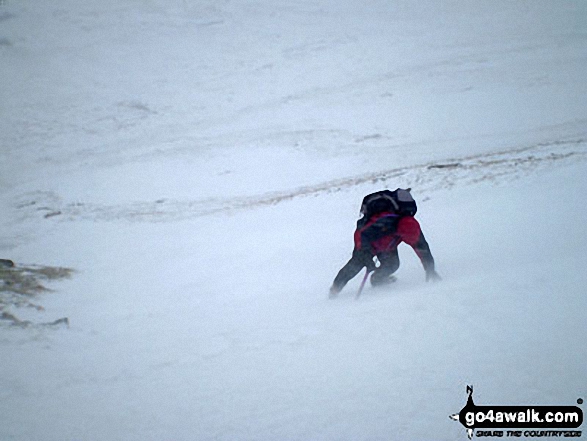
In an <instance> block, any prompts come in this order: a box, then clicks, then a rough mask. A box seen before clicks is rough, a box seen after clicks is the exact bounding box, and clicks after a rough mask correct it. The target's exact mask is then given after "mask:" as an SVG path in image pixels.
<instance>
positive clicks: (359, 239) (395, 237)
mask: <svg viewBox="0 0 587 441" xmlns="http://www.w3.org/2000/svg"><path fill="white" fill-rule="evenodd" d="M402 242H405V243H407V244H408V245H410V246H411V247H412V248H413V249H414V251H415V252H416V254H417V255H418V257H419V258H420V260H421V261H422V265H423V266H424V269H425V270H428V269H434V258H433V257H432V253H431V252H430V247H429V246H428V242H426V239H425V238H424V234H423V233H422V230H421V228H420V224H419V223H418V221H417V220H416V219H415V218H413V217H412V216H401V217H400V216H399V215H397V214H394V213H390V212H383V213H378V214H375V215H373V216H372V217H371V218H369V219H368V220H364V219H360V220H359V221H358V222H357V229H356V231H355V250H358V251H368V252H369V253H371V255H377V254H380V253H386V252H394V251H395V250H396V249H397V247H398V245H399V244H400V243H402Z"/></svg>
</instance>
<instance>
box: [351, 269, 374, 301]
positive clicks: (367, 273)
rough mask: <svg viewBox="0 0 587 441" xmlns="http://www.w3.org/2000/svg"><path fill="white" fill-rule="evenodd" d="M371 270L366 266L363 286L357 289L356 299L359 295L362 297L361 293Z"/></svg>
mask: <svg viewBox="0 0 587 441" xmlns="http://www.w3.org/2000/svg"><path fill="white" fill-rule="evenodd" d="M370 272H371V271H369V268H367V267H366V268H365V276H364V277H363V281H362V282H361V286H359V290H358V291H357V295H356V296H355V299H358V298H359V297H361V293H362V292H363V288H364V287H365V283H366V282H367V277H369V273H370Z"/></svg>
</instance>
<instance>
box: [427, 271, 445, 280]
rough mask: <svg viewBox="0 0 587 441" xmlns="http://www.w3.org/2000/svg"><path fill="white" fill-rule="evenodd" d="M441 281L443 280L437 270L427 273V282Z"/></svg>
mask: <svg viewBox="0 0 587 441" xmlns="http://www.w3.org/2000/svg"><path fill="white" fill-rule="evenodd" d="M440 280H442V277H440V274H438V273H437V272H436V271H435V270H433V269H432V270H428V271H426V282H439V281H440Z"/></svg>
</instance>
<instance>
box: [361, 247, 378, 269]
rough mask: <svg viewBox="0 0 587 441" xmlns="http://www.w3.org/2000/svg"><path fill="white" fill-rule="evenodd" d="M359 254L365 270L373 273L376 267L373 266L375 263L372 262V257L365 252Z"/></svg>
mask: <svg viewBox="0 0 587 441" xmlns="http://www.w3.org/2000/svg"><path fill="white" fill-rule="evenodd" d="M360 253H361V260H362V262H363V265H365V267H366V268H367V271H369V272H373V271H375V270H376V269H377V267H376V266H375V262H373V255H372V254H371V253H370V252H369V251H367V250H362V251H361V252H360Z"/></svg>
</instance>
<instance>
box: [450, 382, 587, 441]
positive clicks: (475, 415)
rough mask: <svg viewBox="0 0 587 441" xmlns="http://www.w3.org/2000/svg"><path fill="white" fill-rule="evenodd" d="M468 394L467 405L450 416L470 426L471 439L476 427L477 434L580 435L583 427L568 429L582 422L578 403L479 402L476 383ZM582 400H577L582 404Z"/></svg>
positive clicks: (498, 435)
mask: <svg viewBox="0 0 587 441" xmlns="http://www.w3.org/2000/svg"><path fill="white" fill-rule="evenodd" d="M467 394H468V398H467V404H466V405H465V407H463V408H462V409H461V411H460V412H459V413H455V414H454V415H450V418H451V419H452V420H454V421H458V422H460V423H461V424H462V425H463V426H464V427H465V429H467V435H468V437H469V439H471V438H473V435H474V434H475V430H477V435H478V436H497V437H502V436H513V437H519V436H522V435H523V436H525V437H545V436H554V437H556V436H566V437H569V436H575V437H577V436H581V432H580V431H573V430H568V429H576V428H578V427H579V426H581V424H583V411H582V410H581V409H580V408H579V407H577V406H477V405H476V404H475V403H474V402H473V386H467ZM582 402H583V401H582V400H578V403H579V404H581V403H582ZM478 429H487V430H483V431H482V430H478ZM495 429H510V430H507V431H503V430H495ZM512 429H547V430H542V431H532V430H525V431H521V430H512ZM553 429H558V430H553ZM561 429H563V430H561ZM564 429H566V430H564Z"/></svg>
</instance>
